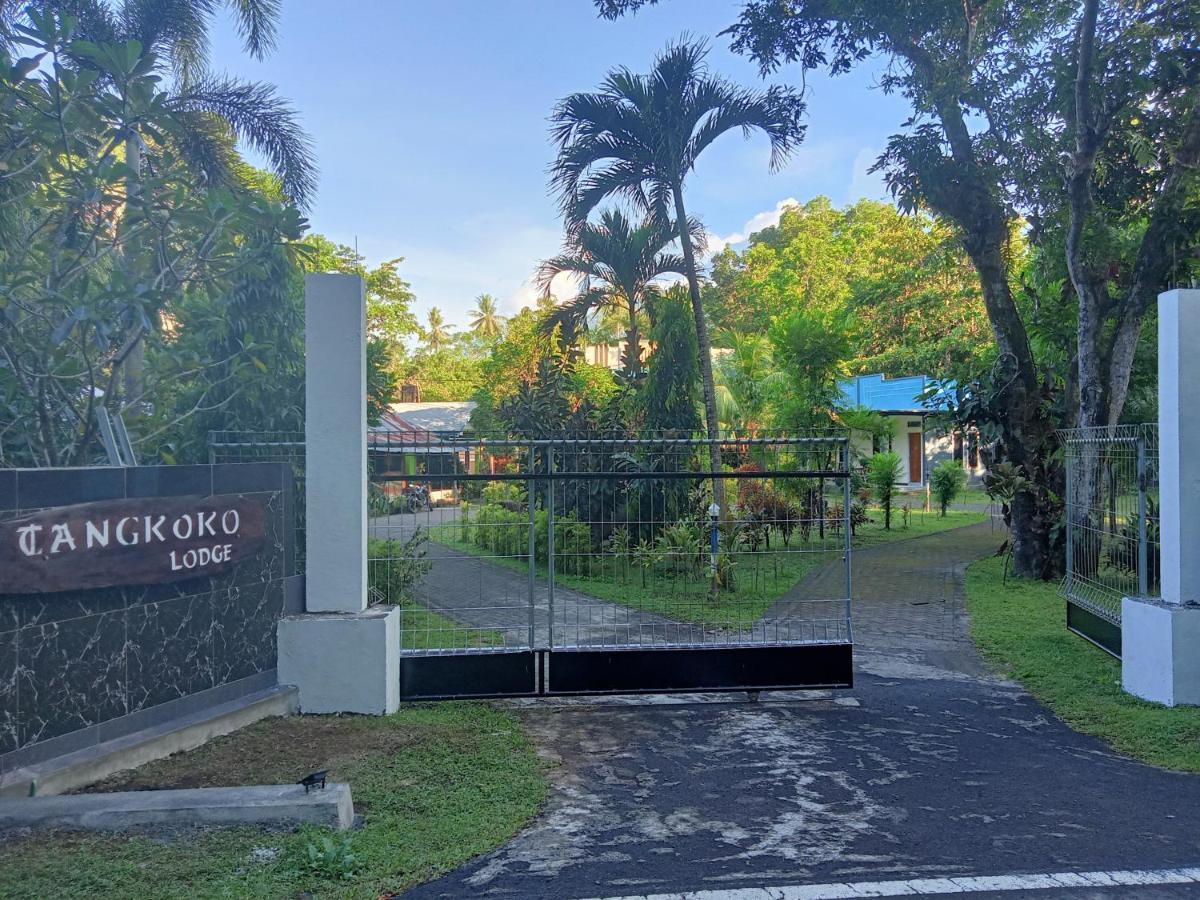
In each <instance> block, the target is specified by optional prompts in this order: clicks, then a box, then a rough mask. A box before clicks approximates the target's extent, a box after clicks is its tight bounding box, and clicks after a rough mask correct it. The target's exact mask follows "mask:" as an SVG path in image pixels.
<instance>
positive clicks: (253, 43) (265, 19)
mask: <svg viewBox="0 0 1200 900" xmlns="http://www.w3.org/2000/svg"><path fill="white" fill-rule="evenodd" d="M229 3H230V5H231V6H232V7H233V11H234V13H235V15H236V16H237V20H238V33H239V34H240V35H241V36H242V43H243V44H244V46H245V47H246V52H248V53H249V54H250V55H251V56H253V57H254V58H255V59H258V60H261V59H264V58H266V56H267V54H268V53H270V52H271V51H272V50H274V49H275V41H276V38H277V36H278V35H277V24H278V22H279V13H280V9H281V4H280V0H229Z"/></svg>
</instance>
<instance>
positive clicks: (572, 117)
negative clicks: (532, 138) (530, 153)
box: [551, 41, 804, 507]
mask: <svg viewBox="0 0 1200 900" xmlns="http://www.w3.org/2000/svg"><path fill="white" fill-rule="evenodd" d="M706 54H707V47H706V46H705V45H704V44H703V43H689V42H686V41H684V42H681V43H679V44H675V45H671V46H668V47H667V49H666V50H665V51H663V53H661V54H660V55H659V56H658V57H657V58H656V59H655V60H654V65H653V67H652V69H651V71H650V74H648V75H639V74H636V73H634V72H631V71H629V70H628V69H625V68H620V69H614V70H613V71H611V72H609V74H608V77H607V78H605V80H604V82H603V83H602V84H601V86H600V90H599V91H598V92H596V93H578V94H571V95H570V96H569V97H566V98H565V99H563V100H562V101H560V102H559V104H558V105H557V106H556V107H555V110H554V113H553V115H552V117H551V121H552V122H553V129H552V134H553V137H554V140H555V142H556V143H557V144H558V157H557V159H556V160H555V162H554V165H553V167H552V170H551V184H552V186H553V187H554V188H555V189H556V190H557V191H558V193H559V196H560V203H561V207H562V210H563V213H564V215H565V218H566V221H567V227H568V229H569V230H571V231H577V230H578V229H579V228H581V227H582V225H583V223H584V222H586V221H587V217H588V215H589V214H590V213H591V212H592V210H593V209H595V208H596V206H597V205H599V204H600V202H601V201H603V200H604V199H605V198H607V197H611V196H614V195H615V196H620V197H624V198H626V199H627V200H629V201H630V202H632V203H634V204H635V205H637V206H638V207H639V208H641V209H644V210H646V211H647V212H648V213H650V214H651V215H653V216H654V217H655V218H657V219H658V220H659V221H666V220H667V219H668V218H669V217H670V215H671V210H672V208H673V209H674V219H675V227H676V228H677V229H678V231H679V237H680V243H681V246H682V250H683V259H684V268H685V270H686V272H685V274H686V275H687V280H688V293H689V295H690V297H691V302H692V315H693V317H694V318H695V320H696V339H697V345H698V348H699V351H700V373H701V378H702V380H703V382H704V410H705V419H706V420H707V422H706V424H707V426H708V436H709V439H710V442H711V443H710V445H709V449H710V456H711V462H712V468H713V471H714V472H715V471H719V470H720V466H721V454H720V447H719V446H718V444H717V440H718V438H719V436H720V434H719V425H718V419H717V398H716V386H715V384H714V382H713V371H712V349H711V344H710V342H709V337H708V326H707V324H706V323H705V320H704V309H703V307H702V306H701V302H700V280H699V276H698V273H697V270H696V251H695V247H694V245H693V242H692V239H691V237H690V235H689V234H688V231H689V228H690V226H689V220H688V217H687V210H686V208H685V206H684V202H683V182H684V179H685V178H686V177H687V175H688V174H689V173H690V172H691V171H692V169H694V168H695V166H696V161H697V159H698V158H699V156H700V154H701V153H702V152H703V151H704V149H705V148H707V147H708V146H709V144H711V143H712V142H713V141H714V140H716V139H717V138H718V137H720V136H721V135H723V134H725V133H726V132H728V131H730V130H731V129H734V128H740V129H741V130H742V132H743V133H745V134H749V133H750V132H751V131H754V130H755V129H757V130H759V131H762V132H764V133H765V134H766V135H767V137H768V138H769V139H770V142H771V164H772V167H774V168H778V167H779V166H780V165H781V164H782V163H783V162H784V161H785V160H786V159H787V157H788V156H789V155H790V154H791V152H792V151H793V150H794V149H795V148H796V147H797V146H798V145H799V143H800V141H801V139H802V137H803V135H804V127H803V126H802V125H801V124H800V116H801V115H802V114H803V112H804V101H803V98H802V97H801V96H800V94H799V93H797V92H796V91H794V90H790V89H788V88H783V87H771V88H768V89H767V90H766V91H750V90H746V89H743V88H739V87H737V86H735V85H733V84H731V83H729V82H728V81H726V80H725V79H723V78H719V77H717V76H714V75H710V74H709V72H708V70H707V67H706V66H705V63H704V57H705V55H706ZM713 494H714V500H716V502H717V504H718V505H720V506H722V507H723V506H724V504H723V502H722V501H723V495H724V490H723V488H722V486H721V484H720V482H719V480H714V483H713Z"/></svg>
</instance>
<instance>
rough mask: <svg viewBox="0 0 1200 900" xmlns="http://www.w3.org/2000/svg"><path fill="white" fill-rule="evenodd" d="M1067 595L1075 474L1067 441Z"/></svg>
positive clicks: (1072, 452)
mask: <svg viewBox="0 0 1200 900" xmlns="http://www.w3.org/2000/svg"><path fill="white" fill-rule="evenodd" d="M1066 455H1067V595H1068V596H1070V594H1071V585H1072V583H1073V576H1074V575H1075V474H1074V471H1073V470H1074V466H1073V465H1072V460H1073V458H1074V456H1075V447H1074V445H1073V444H1072V443H1071V441H1070V440H1068V441H1067V454H1066Z"/></svg>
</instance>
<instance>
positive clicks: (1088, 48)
mask: <svg viewBox="0 0 1200 900" xmlns="http://www.w3.org/2000/svg"><path fill="white" fill-rule="evenodd" d="M1098 6H1099V0H1086V3H1085V4H1084V9H1083V16H1082V18H1081V19H1080V22H1079V38H1078V48H1077V51H1076V54H1077V55H1076V69H1075V122H1074V130H1075V151H1074V153H1073V154H1072V156H1071V160H1070V162H1069V163H1068V167H1067V203H1068V213H1069V217H1070V218H1069V221H1068V223H1067V239H1066V251H1067V272H1068V273H1069V274H1070V276H1071V284H1072V285H1073V286H1074V288H1075V293H1076V295H1077V296H1078V298H1079V316H1078V323H1077V327H1076V348H1077V353H1078V360H1079V363H1078V364H1079V417H1078V425H1079V427H1081V428H1091V427H1094V426H1096V425H1107V424H1110V423H1109V422H1108V421H1107V412H1108V410H1107V408H1106V404H1105V402H1104V401H1105V393H1106V391H1105V382H1106V381H1107V379H1106V378H1105V377H1104V372H1103V371H1102V370H1103V363H1102V356H1103V353H1102V350H1101V336H1102V332H1103V328H1104V318H1105V314H1106V312H1107V310H1106V309H1105V307H1106V306H1107V303H1106V292H1105V290H1104V285H1105V279H1106V278H1107V273H1104V272H1096V271H1093V267H1089V265H1088V261H1087V259H1086V248H1085V247H1084V229H1085V228H1086V226H1087V222H1088V217H1089V216H1090V215H1091V211H1092V176H1093V175H1094V173H1095V169H1096V154H1097V152H1098V151H1099V148H1100V132H1099V130H1098V123H1097V122H1096V121H1095V118H1096V116H1095V113H1094V111H1093V108H1092V73H1093V69H1094V60H1095V52H1096V15H1097V11H1098ZM1089 506H1090V504H1089Z"/></svg>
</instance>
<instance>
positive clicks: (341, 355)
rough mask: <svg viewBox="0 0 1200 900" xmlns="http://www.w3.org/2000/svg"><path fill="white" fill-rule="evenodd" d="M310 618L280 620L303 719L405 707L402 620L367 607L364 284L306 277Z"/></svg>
mask: <svg viewBox="0 0 1200 900" xmlns="http://www.w3.org/2000/svg"><path fill="white" fill-rule="evenodd" d="M304 318H305V329H304V330H305V428H304V431H305V438H304V440H305V521H306V523H307V540H306V544H305V549H306V556H305V609H306V610H307V612H306V613H305V614H304V615H298V616H287V617H285V618H283V619H281V620H280V622H279V629H278V638H279V682H280V684H294V685H296V686H297V687H298V688H299V690H300V709H301V711H302V712H306V713H335V712H355V713H389V712H394V711H395V710H396V708H397V707H398V706H399V703H400V669H399V666H400V656H399V654H400V611H399V610H398V609H397V608H396V607H394V606H387V607H378V608H370V609H369V608H368V607H367V325H366V302H365V294H364V289H363V282H362V279H361V278H359V277H358V276H357V275H309V276H308V277H307V278H306V279H305V284H304Z"/></svg>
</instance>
